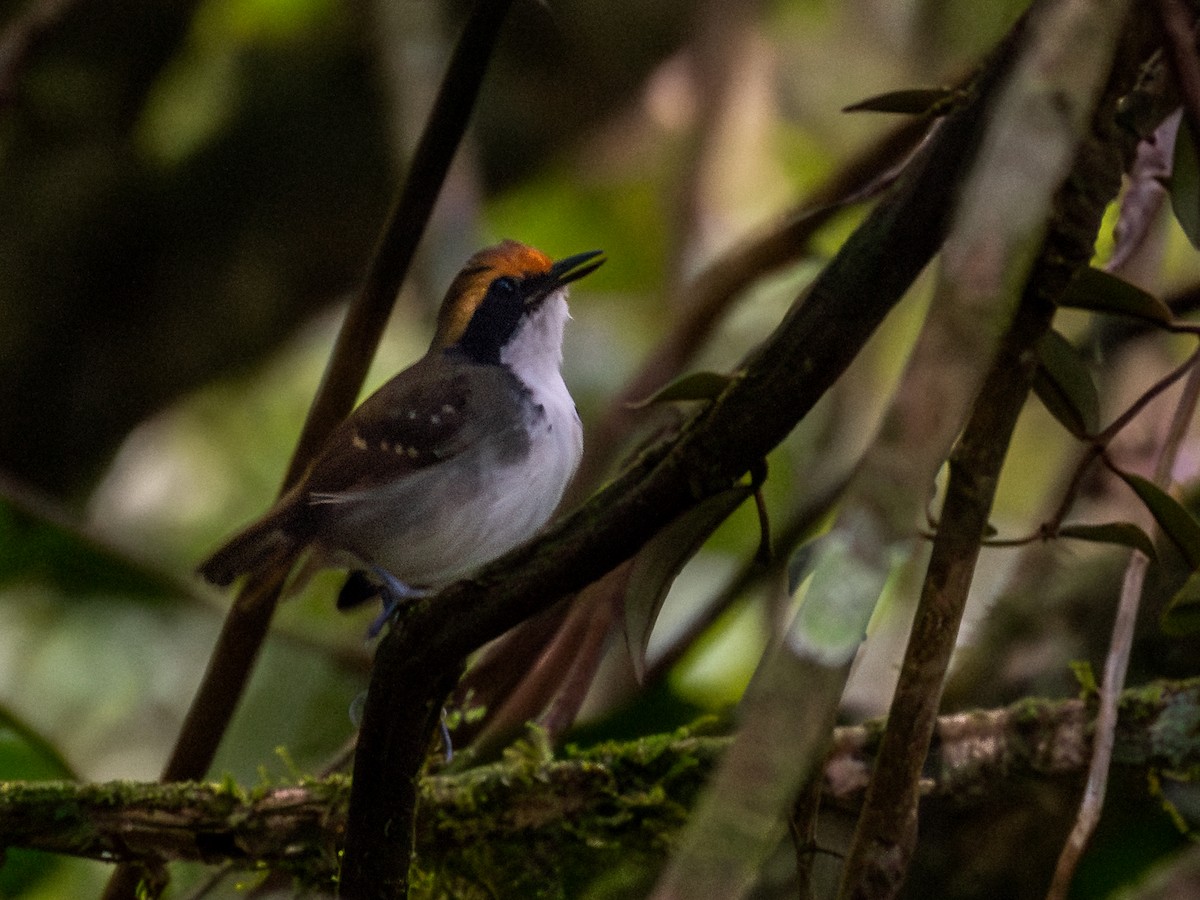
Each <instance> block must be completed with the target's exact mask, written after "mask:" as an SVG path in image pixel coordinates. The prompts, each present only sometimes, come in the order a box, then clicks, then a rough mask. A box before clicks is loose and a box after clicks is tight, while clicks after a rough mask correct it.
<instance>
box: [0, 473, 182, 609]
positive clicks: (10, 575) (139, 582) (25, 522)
mask: <svg viewBox="0 0 1200 900" xmlns="http://www.w3.org/2000/svg"><path fill="white" fill-rule="evenodd" d="M29 581H35V582H42V583H47V584H51V585H53V586H55V587H57V588H59V589H60V590H62V591H63V592H64V593H65V594H68V595H78V594H94V593H112V594H122V595H125V596H137V597H144V598H151V597H169V596H176V595H178V594H179V592H180V591H181V590H182V589H183V588H182V586H181V585H180V584H177V583H175V582H174V581H173V579H172V578H171V577H170V576H169V575H167V574H165V573H162V572H156V571H154V570H153V568H152V567H150V566H148V565H143V564H142V563H140V562H138V561H136V560H132V559H130V558H129V557H128V556H126V555H124V554H122V553H121V552H120V551H118V550H116V549H114V548H112V547H108V546H105V545H104V544H103V543H102V542H101V541H99V540H97V539H96V538H93V537H91V536H89V535H87V534H85V533H84V532H83V531H82V530H81V529H79V528H76V527H74V526H73V525H72V524H71V523H69V522H67V521H65V520H64V519H63V518H62V517H61V516H59V515H57V514H56V513H55V512H53V511H50V510H40V509H37V508H36V506H35V505H34V504H33V503H32V502H23V501H22V500H20V499H16V498H12V497H4V496H2V495H0V584H6V583H11V582H29Z"/></svg>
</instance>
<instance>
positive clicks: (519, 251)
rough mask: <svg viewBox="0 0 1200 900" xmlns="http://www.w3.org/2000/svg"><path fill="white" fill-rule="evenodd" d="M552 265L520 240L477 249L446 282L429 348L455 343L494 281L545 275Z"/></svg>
mask: <svg viewBox="0 0 1200 900" xmlns="http://www.w3.org/2000/svg"><path fill="white" fill-rule="evenodd" d="M553 263H554V261H553V260H552V259H550V257H548V256H547V255H546V254H545V253H543V252H542V251H541V250H538V249H536V248H534V247H529V246H526V245H525V244H522V243H521V242H520V241H513V240H505V241H501V242H500V243H499V244H496V245H494V246H492V247H485V248H484V249H482V250H480V251H479V252H478V253H476V254H475V255H474V256H472V257H471V258H470V259H469V260H467V264H466V265H465V266H463V268H462V271H460V272H459V273H458V275H456V276H455V278H454V281H452V282H450V288H449V289H448V290H447V291H446V297H445V299H444V300H442V307H441V309H439V310H438V320H437V333H436V334H435V335H434V337H433V344H432V346H431V347H430V349H431V350H444V349H445V348H446V347H449V346H451V345H452V344H455V343H457V342H458V340H459V338H461V337H462V336H463V333H464V332H465V331H466V330H467V323H469V322H470V321H471V317H472V316H473V315H475V310H476V309H477V308H478V307H479V304H480V303H481V302H483V298H484V295H485V294H487V289H488V286H489V285H490V284H491V283H492V282H493V281H494V280H495V279H497V278H499V277H501V276H502V275H508V276H510V277H512V278H517V279H520V278H526V277H528V276H530V275H545V274H546V273H547V272H549V271H550V267H551V266H552V265H553Z"/></svg>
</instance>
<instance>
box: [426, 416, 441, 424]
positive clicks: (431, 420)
mask: <svg viewBox="0 0 1200 900" xmlns="http://www.w3.org/2000/svg"><path fill="white" fill-rule="evenodd" d="M429 424H430V425H441V424H442V417H441V416H438V415H433V416H430V417H429Z"/></svg>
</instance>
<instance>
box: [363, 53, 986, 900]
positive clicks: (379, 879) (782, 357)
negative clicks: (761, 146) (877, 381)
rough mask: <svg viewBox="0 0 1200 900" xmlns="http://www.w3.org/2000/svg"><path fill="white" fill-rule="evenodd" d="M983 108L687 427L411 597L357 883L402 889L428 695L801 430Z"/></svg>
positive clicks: (887, 301) (923, 226)
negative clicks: (536, 531) (489, 554)
mask: <svg viewBox="0 0 1200 900" xmlns="http://www.w3.org/2000/svg"><path fill="white" fill-rule="evenodd" d="M1001 56H1002V57H1003V54H1001ZM1002 68H1003V66H1002V65H1001V64H1000V63H999V62H993V63H992V64H990V68H989V69H988V71H986V72H985V74H984V75H983V76H982V77H981V79H980V83H979V84H980V86H979V91H980V93H981V94H982V95H984V96H986V95H987V94H988V92H989V91H990V90H991V85H992V84H994V81H995V78H996V72H997V71H999V70H1000V69H1002ZM983 105H984V103H983V99H982V98H977V100H976V102H974V103H969V104H968V105H966V106H965V107H964V108H963V109H961V110H959V111H957V112H955V113H953V114H951V115H950V116H948V117H947V118H946V119H945V120H944V121H943V122H942V123H941V124H940V125H939V126H938V128H937V129H936V131H935V133H934V135H933V136H932V137H931V138H930V140H929V141H928V142H927V143H926V144H925V146H924V147H923V148H922V150H921V151H919V153H918V154H917V155H916V156H915V157H914V159H913V162H912V163H911V164H910V166H909V168H908V170H907V171H906V173H905V175H904V176H903V177H902V178H901V179H900V180H899V181H898V182H897V184H896V186H895V188H894V190H893V192H892V193H891V194H890V195H889V196H888V197H886V198H885V199H884V200H883V201H881V202H880V204H879V205H878V206H876V208H875V209H874V210H873V211H872V212H871V214H870V215H869V216H868V218H867V219H866V221H865V222H864V223H863V224H862V225H861V226H860V227H859V228H858V229H857V230H856V231H855V233H854V234H853V235H851V237H850V238H849V239H848V240H847V241H846V243H845V244H844V245H843V247H842V249H841V251H839V253H838V254H837V256H835V257H834V259H833V260H832V261H831V262H830V264H829V265H828V266H827V267H826V269H825V270H824V271H823V272H822V273H821V275H820V276H818V278H817V279H816V281H815V282H814V283H813V285H812V286H811V288H810V289H809V291H808V293H807V295H806V296H805V297H804V300H803V302H802V303H798V304H797V305H796V306H795V307H794V308H793V310H792V311H791V313H790V314H789V315H788V316H787V318H786V319H785V320H784V322H783V323H782V324H781V325H780V326H779V328H778V329H777V330H776V331H775V333H774V334H773V335H772V336H771V337H770V338H769V339H768V340H767V341H766V342H765V343H764V344H763V346H762V347H761V348H760V349H759V350H758V351H757V352H756V353H755V354H754V355H753V356H752V357H751V358H750V359H749V360H748V361H747V362H746V363H745V365H744V366H743V367H742V368H741V370H740V371H739V372H737V373H736V376H735V377H734V378H733V380H732V381H731V383H730V385H729V387H728V388H727V389H726V390H725V391H724V392H723V393H722V394H721V396H719V397H718V398H717V399H716V400H715V401H713V402H712V403H711V404H710V405H709V406H707V407H706V408H705V409H704V410H702V411H701V412H700V413H699V414H697V415H696V416H695V417H694V418H693V419H692V420H691V421H690V422H688V423H687V424H686V425H685V426H684V427H683V429H682V430H681V432H680V433H679V435H678V436H677V437H676V438H675V439H674V440H672V441H669V442H666V443H664V444H661V445H659V446H658V447H656V448H654V449H651V450H649V451H647V452H646V453H645V454H644V455H643V456H642V457H641V458H640V459H639V460H638V461H636V462H635V463H634V464H633V465H632V466H631V467H630V468H629V469H627V470H626V471H625V472H624V473H623V474H622V475H620V476H619V477H617V478H616V479H615V480H614V481H613V482H611V483H610V484H609V485H608V486H607V487H605V488H604V489H603V490H602V491H600V492H599V493H598V494H597V495H596V496H595V497H594V498H593V499H592V500H591V501H590V502H589V503H588V504H586V505H585V506H584V507H583V508H582V509H580V510H578V511H577V512H576V513H575V514H573V515H571V516H569V517H568V518H566V519H564V520H562V521H560V522H559V523H558V524H557V525H555V526H554V527H552V528H551V529H550V530H549V531H547V532H546V533H545V534H544V535H543V536H542V537H541V538H540V539H539V540H538V541H536V542H534V543H533V544H529V545H526V546H525V547H523V548H520V549H518V550H516V551H514V552H513V553H511V554H509V555H508V556H506V557H505V558H503V559H502V560H499V561H497V562H496V563H494V564H492V565H491V566H489V567H488V568H487V569H485V570H484V571H483V572H481V573H479V575H477V576H476V577H475V578H474V579H472V580H471V581H468V582H460V583H459V584H457V585H454V586H451V587H450V588H448V589H447V590H445V591H443V592H442V593H440V594H439V595H437V596H436V597H430V598H425V599H423V600H421V601H418V602H416V603H414V604H413V605H411V606H410V607H407V608H406V610H405V615H404V618H403V619H402V620H401V621H399V622H398V623H397V627H396V628H395V629H393V630H392V631H390V632H389V633H388V634H387V635H386V636H385V637H384V639H383V640H382V641H381V643H380V646H379V649H378V652H377V654H376V659H375V667H374V672H373V676H372V681H371V687H370V690H369V691H368V695H367V702H366V706H365V709H364V716H363V723H362V731H361V734H360V738H359V746H358V752H357V754H356V757H355V770H354V786H353V793H352V796H351V814H350V824H349V833H348V835H347V842H346V852H345V866H344V870H343V890H345V891H346V892H347V893H348V894H349V895H351V896H358V897H361V896H385V895H389V896H390V895H394V894H396V893H397V892H399V891H401V890H403V888H404V886H405V885H406V883H407V863H408V860H409V858H410V855H411V834H412V820H413V818H414V816H415V810H414V809H413V805H414V803H415V799H416V795H415V791H414V790H413V787H412V785H413V782H414V779H415V778H416V776H417V772H416V770H414V769H412V768H406V767H405V765H404V763H405V762H408V763H412V762H413V761H414V760H419V759H420V758H421V756H420V754H418V753H417V752H416V748H421V749H422V750H423V748H424V747H425V746H426V745H427V743H428V738H429V735H428V734H425V733H422V731H421V727H422V723H428V721H429V720H428V718H427V717H426V715H425V710H426V706H425V704H426V703H427V702H429V697H430V696H431V693H436V692H437V691H438V690H440V689H441V687H442V686H443V680H444V673H445V672H446V671H447V670H448V669H457V667H459V666H460V665H461V662H462V660H463V659H464V658H465V656H466V655H467V654H468V653H470V652H471V651H473V650H474V649H476V648H478V647H479V646H481V645H482V644H484V643H485V642H486V641H488V640H490V639H492V638H494V637H496V636H498V635H499V634H502V633H503V632H504V631H506V630H508V629H509V628H511V627H512V626H513V625H515V624H517V623H518V622H521V621H522V620H524V619H526V618H528V617H529V616H532V615H534V614H536V613H538V612H539V611H541V610H544V609H546V608H547V607H549V606H550V605H551V604H552V603H554V602H555V601H556V600H557V599H558V598H560V597H562V596H564V595H565V594H568V593H570V592H572V591H576V590H578V589H580V588H582V587H584V586H586V585H587V584H589V583H590V582H592V581H594V580H595V579H597V578H599V577H600V576H602V575H604V574H605V573H606V572H607V571H609V570H610V569H611V568H613V566H615V565H617V564H618V563H620V562H622V561H623V560H625V559H628V558H629V557H630V556H632V555H633V554H634V553H635V552H636V551H637V550H638V549H639V548H640V547H641V546H642V545H643V544H644V543H645V541H647V540H648V539H649V538H650V537H652V536H653V535H654V534H655V533H656V532H657V531H658V530H659V529H661V528H662V527H664V526H665V525H666V524H668V523H669V522H671V521H672V520H673V519H674V518H675V517H676V516H678V515H679V514H681V513H682V512H684V511H685V510H687V509H689V508H690V507H691V506H692V505H694V504H695V503H696V502H698V501H699V500H702V499H704V498H705V497H707V496H710V495H712V494H713V493H716V492H717V491H719V490H722V489H725V488H727V487H728V486H729V485H730V484H731V483H733V482H734V481H736V480H737V479H739V478H740V477H741V476H742V475H743V474H744V473H746V472H747V471H749V470H750V469H751V468H752V467H753V466H754V465H756V464H757V463H758V461H759V460H761V459H762V458H763V457H765V456H766V454H767V452H768V451H769V450H770V449H771V448H773V447H774V446H775V445H776V444H778V443H779V442H780V441H781V440H782V439H783V438H784V437H785V436H786V435H787V434H788V432H790V431H791V429H792V428H793V427H794V426H795V424H796V422H798V421H799V420H800V418H801V417H802V416H803V415H804V414H805V413H806V412H807V411H808V410H809V409H810V408H811V407H812V405H813V404H814V403H815V402H816V401H817V399H818V398H819V397H820V396H821V395H822V394H823V393H824V392H825V390H827V389H828V387H829V386H830V385H831V384H832V383H833V381H834V380H836V378H837V377H838V376H839V375H840V374H841V373H842V371H844V370H845V368H846V366H848V365H849V363H850V361H851V360H852V359H853V358H854V356H855V355H856V354H857V353H858V351H859V349H860V348H861V347H862V345H863V343H864V342H865V341H866V339H867V337H869V336H870V334H871V333H872V332H873V331H874V329H875V327H876V326H877V325H878V324H879V322H880V321H881V320H882V319H883V317H884V315H885V314H886V313H887V312H888V310H890V309H891V307H892V306H893V305H894V304H895V303H896V302H897V301H898V299H899V298H900V297H901V296H902V295H903V293H904V292H905V290H907V288H908V286H909V285H910V284H911V282H912V281H913V279H914V278H915V277H916V276H917V274H918V273H919V272H920V271H921V270H922V269H923V268H924V266H925V265H926V264H927V263H928V261H929V259H930V258H931V257H932V255H933V253H934V252H935V251H936V250H937V248H938V247H939V245H940V243H941V240H942V235H943V234H944V232H945V228H946V218H947V210H948V209H949V208H950V206H951V198H952V197H953V196H954V192H955V191H956V189H957V185H958V180H959V177H960V173H961V172H962V169H963V167H964V164H965V162H966V161H967V160H968V159H970V157H971V154H972V151H973V147H974V145H975V141H976V138H977V132H978V128H979V123H980V119H981V118H982V109H983ZM435 699H436V701H437V702H439V703H440V700H441V697H435ZM406 704H407V705H406ZM414 704H415V705H414Z"/></svg>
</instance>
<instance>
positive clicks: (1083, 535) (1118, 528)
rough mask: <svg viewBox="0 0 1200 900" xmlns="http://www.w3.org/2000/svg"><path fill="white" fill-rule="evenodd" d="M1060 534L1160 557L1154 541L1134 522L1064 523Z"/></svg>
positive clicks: (1153, 557)
mask: <svg viewBox="0 0 1200 900" xmlns="http://www.w3.org/2000/svg"><path fill="white" fill-rule="evenodd" d="M1058 536H1059V537H1065V538H1074V539H1075V540H1079V541H1093V542H1095V543H1098V544H1116V545H1118V546H1120V547H1129V548H1131V549H1133V550H1141V551H1142V552H1143V553H1145V554H1146V556H1148V557H1149V558H1150V559H1153V560H1156V559H1158V554H1157V552H1156V551H1155V549H1154V541H1152V540H1151V539H1150V535H1148V534H1146V532H1145V531H1143V530H1142V529H1141V528H1139V527H1138V526H1136V525H1134V524H1133V523H1132V522H1107V523H1105V524H1103V525H1064V526H1063V527H1062V528H1060V529H1058Z"/></svg>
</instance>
